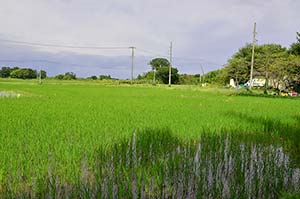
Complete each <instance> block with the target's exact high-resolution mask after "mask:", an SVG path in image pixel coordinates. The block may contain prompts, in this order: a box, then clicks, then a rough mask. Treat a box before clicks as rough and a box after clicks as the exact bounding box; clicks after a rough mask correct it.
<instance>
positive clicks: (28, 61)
mask: <svg viewBox="0 0 300 199" xmlns="http://www.w3.org/2000/svg"><path fill="white" fill-rule="evenodd" d="M0 62H2V63H3V62H10V63H30V62H36V63H48V64H59V65H68V66H75V67H83V68H84V67H87V65H93V64H87V65H82V64H76V63H66V62H58V61H50V60H7V59H1V60H0ZM95 67H100V68H104V69H111V67H104V66H96V65H95ZM122 68H127V67H122Z"/></svg>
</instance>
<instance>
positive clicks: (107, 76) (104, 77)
mask: <svg viewBox="0 0 300 199" xmlns="http://www.w3.org/2000/svg"><path fill="white" fill-rule="evenodd" d="M99 79H100V80H104V79H112V78H111V76H110V75H100V76H99Z"/></svg>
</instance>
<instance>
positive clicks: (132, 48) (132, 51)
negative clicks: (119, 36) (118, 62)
mask: <svg viewBox="0 0 300 199" xmlns="http://www.w3.org/2000/svg"><path fill="white" fill-rule="evenodd" d="M129 48H130V49H131V84H133V67H134V50H135V47H129Z"/></svg>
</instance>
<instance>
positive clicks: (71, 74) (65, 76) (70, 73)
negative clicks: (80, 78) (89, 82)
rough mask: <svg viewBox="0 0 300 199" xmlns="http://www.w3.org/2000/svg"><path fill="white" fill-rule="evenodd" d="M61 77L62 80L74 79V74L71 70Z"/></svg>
mask: <svg viewBox="0 0 300 199" xmlns="http://www.w3.org/2000/svg"><path fill="white" fill-rule="evenodd" d="M63 79H64V80H73V79H76V74H75V73H73V72H67V73H65V75H64V77H63Z"/></svg>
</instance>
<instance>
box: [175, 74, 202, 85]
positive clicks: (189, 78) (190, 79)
mask: <svg viewBox="0 0 300 199" xmlns="http://www.w3.org/2000/svg"><path fill="white" fill-rule="evenodd" d="M199 82H200V75H199V74H196V75H190V74H179V84H190V85H195V84H198V83H199Z"/></svg>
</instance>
